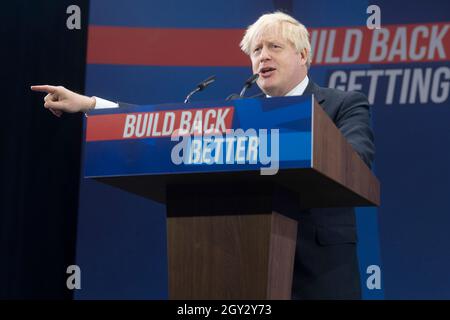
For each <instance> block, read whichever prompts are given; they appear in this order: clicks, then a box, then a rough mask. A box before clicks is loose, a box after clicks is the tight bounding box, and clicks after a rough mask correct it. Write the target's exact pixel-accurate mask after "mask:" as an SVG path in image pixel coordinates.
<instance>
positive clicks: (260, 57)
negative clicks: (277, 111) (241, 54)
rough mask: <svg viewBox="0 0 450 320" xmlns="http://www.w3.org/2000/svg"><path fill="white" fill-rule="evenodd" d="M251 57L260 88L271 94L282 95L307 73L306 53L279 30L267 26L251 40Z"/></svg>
mask: <svg viewBox="0 0 450 320" xmlns="http://www.w3.org/2000/svg"><path fill="white" fill-rule="evenodd" d="M250 59H251V60H252V69H253V73H259V78H258V81H257V84H258V86H259V87H260V88H261V90H262V91H263V92H264V93H265V94H268V95H270V96H284V95H286V94H287V93H288V92H289V91H291V90H292V89H293V88H294V87H295V86H296V85H298V84H299V83H300V82H301V81H302V80H303V78H304V77H305V76H306V56H305V55H304V54H302V53H301V52H300V53H298V52H296V51H295V48H294V46H293V45H292V44H291V43H290V42H289V41H287V40H285V39H283V37H282V36H281V32H280V30H277V28H270V29H268V30H267V31H265V32H263V33H261V34H260V35H259V36H258V37H256V38H255V39H254V40H253V43H252V45H251V53H250Z"/></svg>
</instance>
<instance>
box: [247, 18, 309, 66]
mask: <svg viewBox="0 0 450 320" xmlns="http://www.w3.org/2000/svg"><path fill="white" fill-rule="evenodd" d="M274 26H277V27H279V28H280V29H279V30H280V31H281V36H282V37H283V38H284V39H285V40H287V41H289V42H290V43H291V44H292V45H293V46H294V48H295V50H296V51H297V52H298V53H300V52H301V51H303V50H304V49H306V52H307V61H306V66H307V67H308V68H309V66H310V65H311V44H310V42H309V33H308V30H306V27H305V26H304V25H303V24H301V23H300V22H299V21H297V20H296V19H294V18H293V17H291V16H290V15H288V14H286V13H283V12H280V11H277V12H274V13H268V14H264V15H262V16H261V17H259V19H258V20H256V22H255V23H253V24H252V25H250V26H249V27H248V28H247V30H246V31H245V35H244V37H243V38H242V41H241V43H240V47H241V50H242V51H244V52H245V53H246V54H247V55H250V54H251V50H252V48H251V45H252V43H253V41H254V40H255V39H256V38H257V37H258V36H259V35H261V34H262V33H264V32H265V31H266V30H267V29H269V28H273V27H274Z"/></svg>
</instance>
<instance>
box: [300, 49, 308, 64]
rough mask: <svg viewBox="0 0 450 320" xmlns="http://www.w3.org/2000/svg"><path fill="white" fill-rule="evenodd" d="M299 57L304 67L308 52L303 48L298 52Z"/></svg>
mask: <svg viewBox="0 0 450 320" xmlns="http://www.w3.org/2000/svg"><path fill="white" fill-rule="evenodd" d="M300 57H301V59H302V62H303V64H305V65H306V62H307V61H308V51H307V50H306V48H303V50H302V51H300Z"/></svg>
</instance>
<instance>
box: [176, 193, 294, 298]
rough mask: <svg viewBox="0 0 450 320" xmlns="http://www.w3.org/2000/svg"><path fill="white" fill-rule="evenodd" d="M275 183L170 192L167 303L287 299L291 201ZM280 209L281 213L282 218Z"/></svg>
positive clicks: (290, 267) (291, 251) (291, 240)
mask: <svg viewBox="0 0 450 320" xmlns="http://www.w3.org/2000/svg"><path fill="white" fill-rule="evenodd" d="M288 194H289V193H287V192H286V191H285V190H280V189H279V188H278V187H274V186H273V185H263V186H258V187H255V186H250V185H239V187H237V185H228V186H221V187H217V186H209V187H207V186H201V187H199V186H192V185H191V186H176V187H171V188H169V189H168V194H167V196H168V205H167V213H168V219H167V233H168V234H167V241H168V243H167V246H168V264H169V298H170V299H290V298H291V288H292V273H293V268H294V255H295V246H296V239H297V221H296V220H294V219H292V218H289V217H288V216H286V215H284V213H285V212H286V213H288V212H287V211H292V210H296V208H298V205H297V204H296V200H295V197H291V196H289V195H288ZM280 211H283V214H281V213H280Z"/></svg>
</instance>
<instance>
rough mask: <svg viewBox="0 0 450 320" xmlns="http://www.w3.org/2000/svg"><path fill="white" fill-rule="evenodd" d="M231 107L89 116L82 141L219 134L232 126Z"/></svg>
mask: <svg viewBox="0 0 450 320" xmlns="http://www.w3.org/2000/svg"><path fill="white" fill-rule="evenodd" d="M233 115H234V107H232V106H229V107H214V108H201V109H184V110H167V111H153V112H137V113H128V114H111V115H97V116H93V115H91V116H89V117H88V119H87V128H86V141H107V140H123V139H147V138H161V137H170V136H172V135H173V134H174V135H176V136H178V135H190V134H193V135H198V134H207V133H211V134H213V133H215V134H219V133H220V134H222V133H225V132H226V131H227V130H228V129H231V127H232V125H233Z"/></svg>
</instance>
